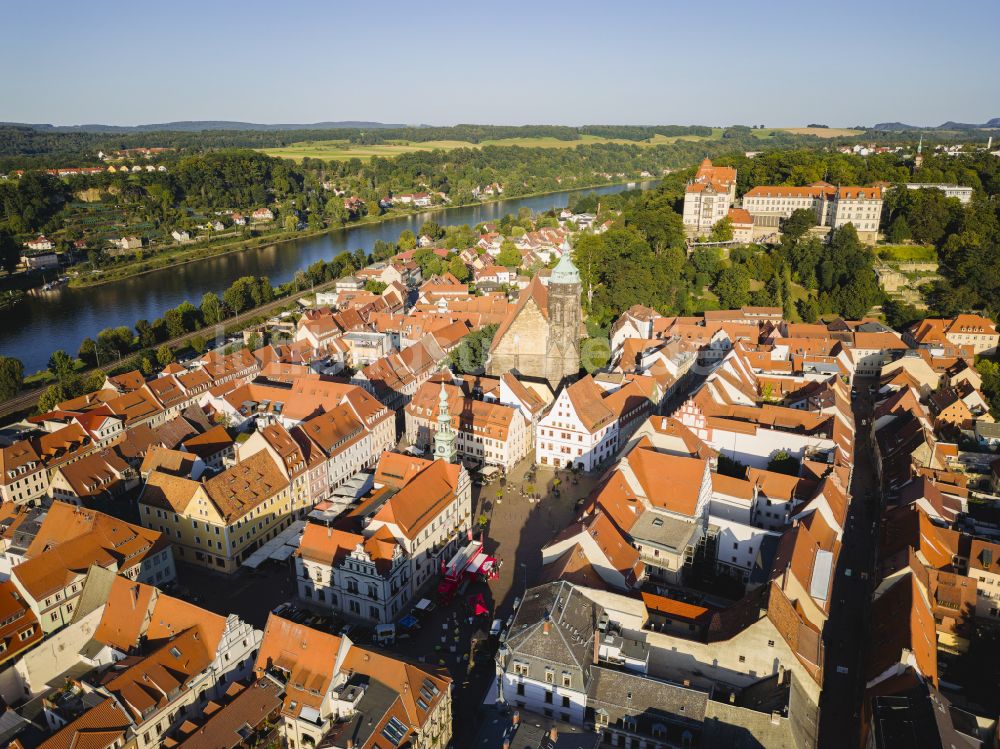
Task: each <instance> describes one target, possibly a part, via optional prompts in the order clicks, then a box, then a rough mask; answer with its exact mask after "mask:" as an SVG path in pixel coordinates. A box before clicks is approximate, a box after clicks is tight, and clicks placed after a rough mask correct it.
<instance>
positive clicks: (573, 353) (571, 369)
mask: <svg viewBox="0 0 1000 749" xmlns="http://www.w3.org/2000/svg"><path fill="white" fill-rule="evenodd" d="M582 288H583V287H582V284H581V282H580V272H579V271H578V270H577V268H576V266H575V265H573V260H572V258H570V252H569V251H568V250H567V251H566V252H564V253H563V256H562V257H561V258H560V259H559V262H558V263H557V264H556V267H555V268H553V269H552V275H551V277H550V278H549V294H548V317H549V321H548V322H549V340H548V345H547V347H546V348H547V352H546V362H545V369H546V376H545V378H546V379H547V380H548V381H549V382H550V383H552V384H553V385H558V384H559V383H560V382H561V381H562V380H564V379H565V378H567V377H573V376H575V375H576V374H577V372H579V371H580V324H581V322H582V321H583V310H582V308H581V306H580V295H581V293H582Z"/></svg>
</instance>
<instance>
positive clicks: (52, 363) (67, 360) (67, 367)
mask: <svg viewBox="0 0 1000 749" xmlns="http://www.w3.org/2000/svg"><path fill="white" fill-rule="evenodd" d="M48 369H49V371H50V372H51V373H52V376H53V377H55V378H56V382H58V383H65V382H66V381H67V380H68V379H69V378H70V377H71V376H72V375H73V370H74V362H73V357H72V356H70V355H69V354H67V353H66V352H65V351H63V350H62V349H59V350H58V351H53V352H52V356H50V357H49V366H48Z"/></svg>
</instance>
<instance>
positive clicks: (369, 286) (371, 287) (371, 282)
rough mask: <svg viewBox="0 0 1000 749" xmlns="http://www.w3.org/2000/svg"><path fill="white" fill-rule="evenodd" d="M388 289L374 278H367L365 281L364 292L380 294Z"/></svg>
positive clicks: (386, 285)
mask: <svg viewBox="0 0 1000 749" xmlns="http://www.w3.org/2000/svg"><path fill="white" fill-rule="evenodd" d="M387 288H388V284H385V283H383V282H382V281H376V280H375V279H374V278H369V279H368V280H367V281H365V291H368V292H371V293H372V294H381V293H382V292H383V291H385V290H386V289H387Z"/></svg>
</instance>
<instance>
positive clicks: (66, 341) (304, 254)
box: [0, 182, 653, 373]
mask: <svg viewBox="0 0 1000 749" xmlns="http://www.w3.org/2000/svg"><path fill="white" fill-rule="evenodd" d="M652 184H653V182H645V183H642V186H643V187H648V186H650V185H652ZM625 189H627V186H626V185H607V186H604V187H595V188H591V189H589V190H569V191H566V192H556V193H549V194H546V195H536V196H533V197H526V198H514V199H511V200H499V201H495V202H491V203H485V204H483V205H476V206H468V207H464V208H445V209H443V210H437V211H429V212H426V213H416V214H412V215H408V216H401V217H399V218H392V219H388V220H385V221H381V222H379V223H373V224H362V225H359V226H348V227H345V228H343V229H339V230H337V231H332V232H329V233H327V234H323V235H321V236H317V237H310V238H308V239H298V240H292V241H289V242H281V243H280V244H275V245H267V246H265V247H261V248H258V249H252V250H244V251H240V252H230V253H228V254H225V255H218V256H216V257H212V258H206V259H204V260H197V261H193V262H190V263H186V264H184V265H180V266H175V267H172V268H164V269H162V270H158V271H154V272H152V273H147V274H145V275H140V276H134V277H132V278H126V279H123V280H121V281H114V282H112V283H107V284H104V285H102V286H92V287H90V288H82V289H72V288H63V289H61V290H60V291H57V292H53V293H44V294H42V293H38V292H35V293H31V294H28V295H26V296H25V299H24V301H23V302H21V303H20V304H18V305H16V306H15V307H14V308H13V309H10V310H4V311H0V319H2V321H3V324H2V325H0V354H3V355H5V356H14V357H17V358H18V359H20V360H21V361H22V362H24V371H25V372H26V373H31V372H35V371H38V370H40V369H44V368H45V367H46V366H47V363H48V359H49V355H50V354H51V353H52V352H53V351H55V350H57V349H63V350H65V351H67V352H68V353H70V354H72V355H75V354H76V351H77V349H78V348H79V347H80V342H81V341H82V340H83V339H84V338H86V337H87V336H90V337H94V336H96V334H97V332H98V331H99V330H101V329H103V328H108V327H115V326H118V325H127V326H129V327H132V326H133V325H134V324H135V322H136V320H139V319H142V318H145V319H147V320H149V321H152V320H154V319H155V318H157V317H160V316H161V315H162V314H163V313H164V311H166V310H168V309H170V308H171V307H176V306H177V305H178V304H180V303H181V302H183V301H184V300H188V301H190V302H191V303H192V304H195V305H198V304H200V303H201V297H202V295H203V294H204V293H205V292H206V291H215V292H217V293H220V294H221V293H222V291H224V290H225V289H226V288H228V287H229V285H230V284H231V283H232V282H233V281H235V280H236V279H237V278H239V277H240V276H267V277H268V278H270V279H271V283H272V284H273V285H275V286H277V285H278V284H281V283H285V282H286V281H288V280H290V279H291V278H292V276H294V275H295V272H296V271H297V270H299V269H302V268H306V267H307V266H309V265H311V264H312V263H314V262H316V261H317V260H330V259H331V258H333V257H334V256H336V255H339V254H340V253H342V252H345V251H350V252H353V251H354V250H356V249H358V248H361V249H363V250H364V251H365V252H366V253H370V252H371V251H372V247H374V245H375V241H376V240H379V239H381V240H383V241H386V242H395V241H396V240H397V239H398V238H399V235H400V233H401V232H402V231H404V230H405V229H411V230H413V231H416V230H417V229H419V228H420V227H421V226H422V225H423V224H424V222H425V221H436V222H437V223H438V224H440V225H441V226H448V225H452V226H457V225H461V224H469V225H470V226H473V225H475V224H478V223H479V222H481V221H492V220H496V219H499V218H501V217H503V216H504V215H506V214H508V213H517V211H518V210H519V209H521V208H530V209H531V210H532V211H534V212H541V211H547V210H550V209H552V208H564V207H565V206H566V205H567V203H568V202H569V197H570V195H573V194H576V193H586V192H593V193H596V194H599V195H607V194H610V193H616V192H621V191H623V190H625Z"/></svg>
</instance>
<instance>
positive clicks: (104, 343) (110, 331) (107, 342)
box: [97, 325, 135, 361]
mask: <svg viewBox="0 0 1000 749" xmlns="http://www.w3.org/2000/svg"><path fill="white" fill-rule="evenodd" d="M134 342H135V338H134V337H133V335H132V329H131V328H129V327H126V326H124V325H119V326H118V327H117V328H104V330H102V331H100V332H99V333H98V334H97V350H98V352H99V354H100V356H101V359H103V360H105V361H108V360H110V359H113V358H118V359H120V358H121V357H122V356H124V355H125V354H127V353H128V352H129V351H131V350H132V346H133V344H134Z"/></svg>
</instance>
